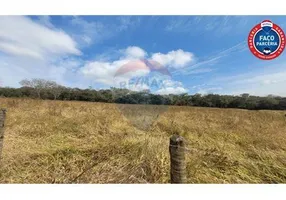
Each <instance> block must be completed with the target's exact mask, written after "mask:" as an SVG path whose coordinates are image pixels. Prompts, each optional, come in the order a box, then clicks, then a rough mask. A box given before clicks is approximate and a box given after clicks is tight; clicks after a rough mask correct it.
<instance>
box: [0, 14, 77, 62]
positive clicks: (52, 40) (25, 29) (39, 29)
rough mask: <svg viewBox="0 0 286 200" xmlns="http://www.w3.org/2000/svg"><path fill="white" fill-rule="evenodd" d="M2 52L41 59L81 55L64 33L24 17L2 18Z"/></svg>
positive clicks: (0, 19)
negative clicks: (50, 56)
mask: <svg viewBox="0 0 286 200" xmlns="http://www.w3.org/2000/svg"><path fill="white" fill-rule="evenodd" d="M0 50H1V51H2V52H4V53H6V54H9V55H14V56H24V57H26V56H30V57H33V58H41V59H44V58H45V57H46V56H49V55H64V54H75V55H79V54H80V53H81V52H80V51H79V50H78V49H77V47H76V43H75V41H73V39H72V38H71V37H70V36H69V35H67V34H66V33H64V32H63V31H61V30H53V29H50V28H48V27H45V26H43V25H41V24H38V23H35V22H34V21H32V20H31V19H30V18H28V17H22V16H1V17H0Z"/></svg>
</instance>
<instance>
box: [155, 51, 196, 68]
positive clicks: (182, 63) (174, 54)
mask: <svg viewBox="0 0 286 200" xmlns="http://www.w3.org/2000/svg"><path fill="white" fill-rule="evenodd" d="M152 59H153V60H155V61H157V62H159V63H160V64H162V65H164V66H168V67H170V68H176V69H178V68H182V67H186V66H187V65H188V64H190V63H191V62H192V61H194V55H193V54H192V53H191V52H186V51H183V50H182V49H179V50H176V51H170V52H168V53H167V54H163V53H154V54H153V55H152Z"/></svg>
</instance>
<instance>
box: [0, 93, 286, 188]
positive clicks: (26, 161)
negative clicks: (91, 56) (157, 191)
mask: <svg viewBox="0 0 286 200" xmlns="http://www.w3.org/2000/svg"><path fill="white" fill-rule="evenodd" d="M0 107H1V108H7V119H6V129H5V138H4V147H3V152H2V160H1V166H0V183H168V182H169V178H170V176H169V165H170V162H169V151H168V145H169V137H170V136H171V135H172V134H174V133H177V134H180V135H182V136H183V137H184V138H185V139H186V141H187V142H188V148H189V149H190V151H188V154H187V155H186V156H187V157H186V159H187V172H188V174H187V178H188V181H187V182H188V183H286V117H285V113H286V112H282V111H247V110H239V109H217V108H198V107H175V106H171V107H162V106H161V107H160V106H148V109H146V106H137V105H132V106H131V105H130V106H126V107H125V108H121V107H120V106H118V105H116V104H103V103H91V102H64V101H42V100H30V99H5V98H0ZM119 108H120V109H119ZM124 109H125V110H124ZM148 127H149V128H148Z"/></svg>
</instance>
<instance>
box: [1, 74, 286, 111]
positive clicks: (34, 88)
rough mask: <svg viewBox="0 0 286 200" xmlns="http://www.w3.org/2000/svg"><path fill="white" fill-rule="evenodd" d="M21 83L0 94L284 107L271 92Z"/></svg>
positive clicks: (284, 102) (285, 100)
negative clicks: (163, 90)
mask: <svg viewBox="0 0 286 200" xmlns="http://www.w3.org/2000/svg"><path fill="white" fill-rule="evenodd" d="M20 84H21V86H22V87H21V88H10V87H2V88H0V96H1V97H19V98H21V97H27V98H38V99H49V100H66V101H91V102H105V103H122V104H153V105H177V106H200V107H218V108H241V109H249V110H260V109H269V110H286V98H285V97H280V96H273V95H268V96H266V97H259V96H253V95H250V94H241V95H239V96H233V95H218V94H207V95H201V94H194V95H189V94H180V95H174V94H169V95H158V94H152V93H150V92H149V91H141V92H134V91H130V90H128V89H120V88H110V89H105V90H94V89H79V88H69V87H64V86H61V85H59V84H57V83H56V82H54V81H49V80H44V79H32V80H27V79H25V80H22V81H21V82H20Z"/></svg>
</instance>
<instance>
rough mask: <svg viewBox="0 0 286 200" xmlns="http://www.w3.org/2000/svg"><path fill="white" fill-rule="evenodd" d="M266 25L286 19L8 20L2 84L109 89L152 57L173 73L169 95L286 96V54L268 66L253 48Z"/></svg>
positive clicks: (1, 33) (0, 41)
mask: <svg viewBox="0 0 286 200" xmlns="http://www.w3.org/2000/svg"><path fill="white" fill-rule="evenodd" d="M265 19H269V20H271V21H273V22H274V23H276V24H278V25H279V26H280V27H282V28H284V30H285V29H286V17H279V16H271V17H269V16H259V17H258V16H257V17H256V16H0V85H1V86H9V87H20V85H19V81H21V80H22V79H24V78H28V79H30V78H44V79H49V80H54V81H56V82H58V83H60V84H62V85H65V86H69V87H78V88H88V87H92V88H94V89H101V88H109V87H111V86H114V85H113V84H114V80H113V79H114V74H115V73H116V71H117V70H118V69H119V68H120V67H121V66H122V65H124V64H125V63H127V62H130V61H131V60H136V59H141V58H146V59H152V60H155V61H157V62H159V63H161V64H162V65H163V66H164V67H165V68H167V69H168V71H169V72H170V73H171V76H172V77H171V79H169V80H167V81H166V83H167V84H166V87H164V88H163V89H161V90H160V91H157V92H158V93H161V94H167V93H175V94H178V93H185V92H187V93H190V94H193V93H202V94H206V93H218V94H241V93H251V94H254V95H261V96H263V95H267V94H274V95H281V96H286V89H285V85H286V51H285V52H284V53H283V54H282V55H281V56H280V57H278V58H276V59H274V60H271V61H264V60H259V59H258V58H256V57H254V56H253V55H252V54H251V52H250V51H249V49H248V47H247V43H246V42H247V36H248V34H249V31H250V30H251V28H253V26H255V25H256V24H258V23H260V22H261V21H263V20H265ZM144 73H146V72H144ZM147 73H148V72H147ZM145 89H146V88H145Z"/></svg>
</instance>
